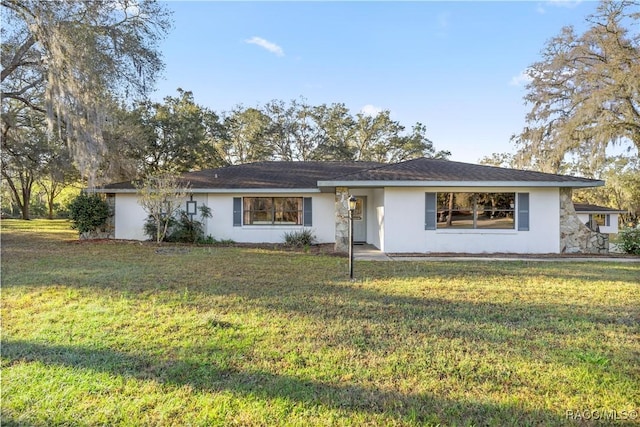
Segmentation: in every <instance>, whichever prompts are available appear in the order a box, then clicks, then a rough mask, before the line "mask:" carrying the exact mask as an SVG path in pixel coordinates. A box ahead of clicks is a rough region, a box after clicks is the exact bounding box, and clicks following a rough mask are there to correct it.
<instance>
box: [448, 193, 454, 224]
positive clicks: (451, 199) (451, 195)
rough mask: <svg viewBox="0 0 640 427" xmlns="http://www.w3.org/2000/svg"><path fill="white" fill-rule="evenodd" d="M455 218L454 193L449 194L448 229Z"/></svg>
mask: <svg viewBox="0 0 640 427" xmlns="http://www.w3.org/2000/svg"><path fill="white" fill-rule="evenodd" d="M452 217H453V193H449V214H448V215H447V227H451V221H452Z"/></svg>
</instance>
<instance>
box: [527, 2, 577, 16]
mask: <svg viewBox="0 0 640 427" xmlns="http://www.w3.org/2000/svg"><path fill="white" fill-rule="evenodd" d="M580 3H582V0H547V1H545V2H544V3H538V7H537V8H536V10H537V11H538V13H541V14H544V13H546V12H547V9H546V8H545V6H552V7H564V8H567V9H573V8H574V7H577V6H578V5H579V4H580Z"/></svg>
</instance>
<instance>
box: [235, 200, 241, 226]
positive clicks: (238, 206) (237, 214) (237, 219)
mask: <svg viewBox="0 0 640 427" xmlns="http://www.w3.org/2000/svg"><path fill="white" fill-rule="evenodd" d="M233 226H234V227H240V226H242V198H241V197H234V198H233Z"/></svg>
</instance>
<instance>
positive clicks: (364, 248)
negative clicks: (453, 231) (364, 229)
mask: <svg viewBox="0 0 640 427" xmlns="http://www.w3.org/2000/svg"><path fill="white" fill-rule="evenodd" d="M353 257H354V259H356V260H360V261H546V262H592V261H593V262H638V263H640V257H636V256H629V255H618V254H612V255H610V256H606V255H593V256H589V255H574V254H570V255H559V254H548V255H547V254H543V255H515V254H486V255H483V254H468V255H455V254H433V255H422V254H412V255H406V254H386V253H384V252H382V251H380V250H379V249H378V248H376V247H375V246H373V245H354V247H353Z"/></svg>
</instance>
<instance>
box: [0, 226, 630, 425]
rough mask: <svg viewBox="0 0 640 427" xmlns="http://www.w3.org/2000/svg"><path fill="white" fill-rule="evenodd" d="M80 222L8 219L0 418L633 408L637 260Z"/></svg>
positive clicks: (520, 416) (246, 421)
mask: <svg viewBox="0 0 640 427" xmlns="http://www.w3.org/2000/svg"><path fill="white" fill-rule="evenodd" d="M76 237H77V233H76V232H74V231H71V230H69V228H68V223H66V222H64V221H53V222H52V221H30V222H23V221H18V220H4V221H2V379H1V386H2V408H1V409H2V412H1V415H2V425H3V426H5V425H29V426H52V425H65V426H66V425H82V426H86V425H88V426H94V425H122V426H134V425H149V426H155V425H196V426H209V425H221V426H222V425H234V424H235V425H292V426H298V425H300V426H302V425H304V426H306V425H321V426H324V425H354V426H360V425H437V424H441V425H518V426H521V425H566V424H567V423H572V422H573V423H581V422H582V423H584V422H586V423H587V424H591V423H595V422H596V421H595V420H594V415H593V414H594V413H593V412H590V413H589V412H584V411H599V412H596V413H595V414H596V415H595V416H596V417H601V418H602V417H609V418H611V417H612V416H615V417H618V422H619V424H621V425H624V424H631V423H633V422H634V421H635V422H637V421H638V420H637V419H636V420H632V419H631V418H632V417H633V416H634V414H637V412H633V411H637V410H638V409H640V408H639V406H640V385H639V384H640V363H639V361H640V307H639V304H638V301H640V285H639V282H640V265H638V264H636V263H633V264H631V263H620V264H617V263H592V264H590V263H540V262H535V263H533V262H532V263H529V262H504V263H501V262H488V263H477V262H475V263H474V262H468V263H467V262H387V263H376V262H364V261H357V262H356V266H355V268H356V276H357V277H358V280H357V281H355V282H350V281H348V279H347V277H346V276H347V274H346V273H347V259H346V258H341V257H331V256H326V255H313V254H308V253H296V252H280V251H274V250H264V249H248V248H233V247H225V248H222V247H211V246H207V247H185V246H179V247H178V246H176V247H174V246H167V245H164V246H163V247H162V250H159V248H158V247H157V246H155V245H153V244H141V243H137V242H113V241H112V242H83V243H80V242H78V241H77V240H76ZM567 411H571V412H570V414H572V415H571V418H578V419H576V420H572V419H568V418H567V413H568V412H567ZM579 411H580V412H579ZM576 414H577V415H578V416H577V417H576ZM587 417H588V418H590V419H589V420H586V419H585V418H587ZM580 418H582V419H580Z"/></svg>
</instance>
